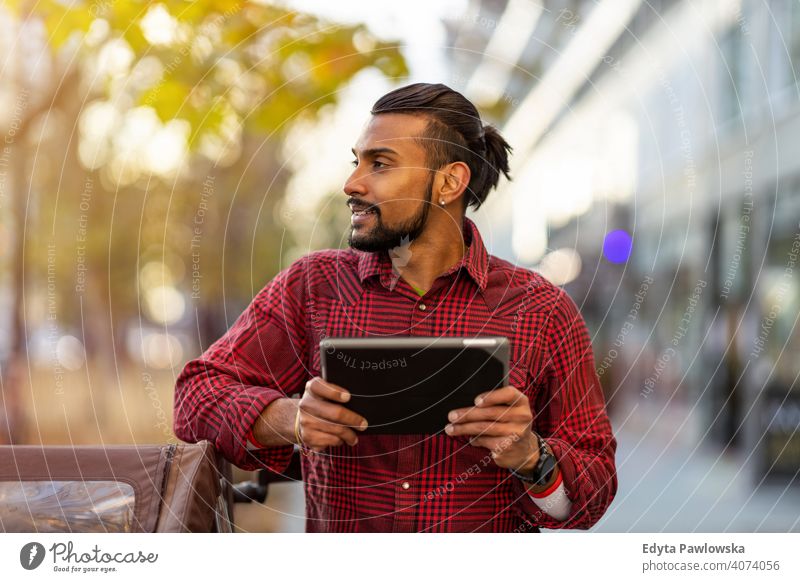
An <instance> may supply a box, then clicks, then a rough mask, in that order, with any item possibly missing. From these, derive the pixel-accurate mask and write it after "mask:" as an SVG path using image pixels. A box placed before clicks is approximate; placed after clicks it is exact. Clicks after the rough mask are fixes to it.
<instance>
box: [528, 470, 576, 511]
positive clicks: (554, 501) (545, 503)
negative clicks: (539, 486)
mask: <svg viewBox="0 0 800 582" xmlns="http://www.w3.org/2000/svg"><path fill="white" fill-rule="evenodd" d="M528 495H529V496H530V497H531V499H532V500H533V502H534V503H535V504H536V506H537V507H538V508H539V509H541V510H542V511H544V512H545V513H546V514H547V515H549V516H550V517H552V518H553V519H557V520H558V521H563V520H565V519H566V518H567V516H568V515H569V514H570V511H571V510H572V502H571V501H570V499H569V497H567V491H566V488H565V487H564V479H563V477H562V475H561V472H560V471H559V473H558V477H557V478H556V480H555V482H554V483H553V484H552V485H551V486H550V487H548V488H547V489H546V490H544V491H541V492H539V493H533V492H531V491H528Z"/></svg>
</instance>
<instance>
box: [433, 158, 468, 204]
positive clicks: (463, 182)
mask: <svg viewBox="0 0 800 582" xmlns="http://www.w3.org/2000/svg"><path fill="white" fill-rule="evenodd" d="M470 176H471V173H470V171H469V166H468V165H467V164H465V163H464V162H453V163H451V164H447V165H446V166H442V167H441V168H439V170H438V171H437V172H436V180H435V182H434V190H433V191H434V200H433V203H434V204H436V205H439V203H440V202H441V201H442V200H444V203H445V204H450V203H452V202H454V201H456V200H458V199H459V198H461V196H463V195H464V191H465V190H466V189H467V186H468V185H469V180H470Z"/></svg>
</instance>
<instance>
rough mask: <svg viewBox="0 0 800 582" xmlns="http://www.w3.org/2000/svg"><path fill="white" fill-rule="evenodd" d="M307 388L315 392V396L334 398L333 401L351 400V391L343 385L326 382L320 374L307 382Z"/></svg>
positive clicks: (326, 398)
mask: <svg viewBox="0 0 800 582" xmlns="http://www.w3.org/2000/svg"><path fill="white" fill-rule="evenodd" d="M306 390H308V391H309V392H311V393H312V394H314V396H317V397H319V398H323V399H325V400H332V401H333V402H347V401H348V400H350V392H348V391H347V390H346V389H344V388H342V387H341V386H338V385H336V384H331V383H330V382H326V381H325V380H323V379H322V378H320V377H319V376H315V377H314V378H311V380H309V381H308V382H306Z"/></svg>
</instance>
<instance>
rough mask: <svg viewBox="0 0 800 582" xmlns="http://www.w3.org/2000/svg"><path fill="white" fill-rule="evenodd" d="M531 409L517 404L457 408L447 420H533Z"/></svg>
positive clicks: (454, 421) (453, 421)
mask: <svg viewBox="0 0 800 582" xmlns="http://www.w3.org/2000/svg"><path fill="white" fill-rule="evenodd" d="M531 418H532V417H531V412H530V410H527V411H526V410H525V409H524V408H522V407H516V406H489V407H476V406H473V407H470V408H457V409H455V410H451V411H450V414H448V415H447V420H449V421H450V422H452V423H456V422H475V421H479V420H495V421H500V422H526V421H530V420H531Z"/></svg>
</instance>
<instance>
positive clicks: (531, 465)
mask: <svg viewBox="0 0 800 582" xmlns="http://www.w3.org/2000/svg"><path fill="white" fill-rule="evenodd" d="M530 443H531V453H530V455H529V456H528V459H527V460H526V461H525V462H524V463H523V464H522V465H520V466H519V467H518V468H517V469H515V472H516V473H519V474H520V475H524V476H526V477H531V476H533V473H534V470H535V469H536V464H537V463H538V462H539V456H540V453H539V439H538V438H537V437H536V435H535V434H533V433H531V435H530Z"/></svg>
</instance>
